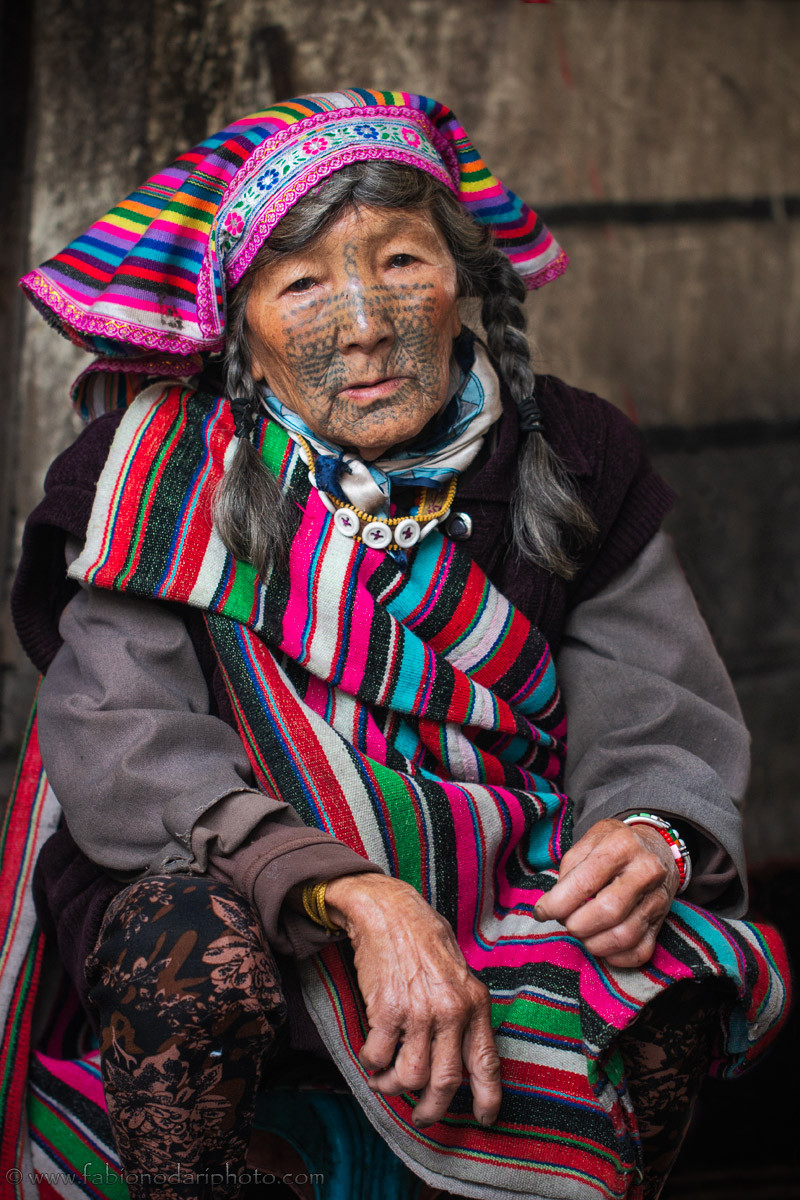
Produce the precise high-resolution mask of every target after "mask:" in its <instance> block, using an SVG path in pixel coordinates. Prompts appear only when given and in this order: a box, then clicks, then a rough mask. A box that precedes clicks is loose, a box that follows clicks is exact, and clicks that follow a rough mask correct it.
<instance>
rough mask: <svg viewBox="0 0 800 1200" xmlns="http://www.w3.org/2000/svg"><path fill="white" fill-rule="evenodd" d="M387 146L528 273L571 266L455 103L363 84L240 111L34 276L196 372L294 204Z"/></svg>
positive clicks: (103, 324) (70, 310)
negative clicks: (238, 288)
mask: <svg viewBox="0 0 800 1200" xmlns="http://www.w3.org/2000/svg"><path fill="white" fill-rule="evenodd" d="M375 159H385V160H389V161H394V162H401V163H407V164H409V165H411V166H413V167H417V168H418V169H420V170H422V171H426V172H428V173H429V174H431V175H433V176H435V177H436V178H437V179H440V180H441V181H442V182H443V183H445V184H446V185H447V186H448V187H449V188H450V189H451V190H452V191H453V192H454V193H455V194H456V196H457V197H458V198H459V200H461V202H462V203H463V204H464V205H465V207H466V208H467V210H468V211H469V212H470V213H471V215H472V216H473V217H474V218H475V220H476V221H478V222H480V223H482V224H487V225H489V226H491V228H492V230H493V232H494V235H495V238H496V239H497V244H498V245H499V246H500V248H501V249H502V250H503V251H504V252H505V253H506V254H507V255H508V257H509V258H510V259H511V261H512V262H513V264H514V266H515V267H516V269H517V270H518V271H519V273H520V274H521V275H522V277H523V279H524V280H525V283H526V285H527V286H528V287H530V288H536V287H540V286H541V285H542V284H544V283H546V282H547V281H548V280H550V279H553V278H555V277H556V276H558V275H560V274H561V273H562V272H563V271H564V270H565V268H566V265H567V258H566V255H565V254H564V252H563V251H562V250H561V248H560V246H559V245H558V243H557V242H556V241H555V239H554V238H553V236H552V235H551V234H550V232H549V231H548V229H547V228H546V226H545V225H544V223H543V222H542V220H541V218H540V217H538V216H537V215H536V213H535V212H533V211H532V210H531V209H530V208H528V206H527V205H526V204H524V203H523V202H522V201H521V200H520V199H519V197H518V196H516V195H514V193H513V192H511V191H510V190H509V189H508V188H506V187H504V185H503V184H502V183H501V182H500V181H499V180H498V179H496V178H495V176H494V175H492V174H491V172H490V171H489V170H488V168H487V167H486V165H485V164H484V162H483V160H482V159H481V158H480V156H479V155H478V153H477V151H476V150H475V148H474V146H473V145H472V143H471V142H470V140H469V138H468V137H467V135H466V134H465V132H464V130H463V129H462V127H461V125H460V124H459V123H458V121H457V119H456V117H455V115H454V114H453V113H452V112H451V111H450V109H449V108H447V106H446V105H444V104H440V103H438V102H437V101H436V100H430V99H428V98H427V97H425V96H417V95H413V94H411V93H409V92H376V91H368V90H365V89H363V88H355V89H353V90H351V91H345V92H332V93H328V94H325V95H317V96H301V97H299V98H298V99H295V100H288V101H286V102H285V103H283V104H276V105H274V106H273V107H272V108H267V109H264V110H263V111H261V112H256V113H253V114H251V115H250V116H248V117H244V118H242V119H241V120H239V121H234V122H233V124H232V125H229V126H227V127H226V128H225V129H223V130H221V131H220V132H219V133H216V134H214V135H213V136H212V137H209V138H207V139H206V140H205V141H204V142H201V143H200V144H199V145H198V146H196V147H194V149H192V150H189V151H188V152H187V153H185V154H181V155H179V157H178V158H177V159H176V160H175V161H174V162H173V163H172V164H171V165H170V166H169V167H167V168H165V170H163V171H160V172H158V173H157V174H156V175H153V176H152V178H150V179H148V180H147V182H146V183H143V184H142V186H141V187H140V188H137V190H136V191H135V192H132V193H131V195H130V196H128V197H127V198H126V199H125V200H123V201H122V202H121V203H120V204H118V205H116V206H115V207H114V208H112V209H111V211H110V212H109V213H107V214H106V215H105V216H104V217H102V218H101V219H100V220H99V221H96V222H95V223H94V224H93V225H92V226H91V227H90V228H89V229H88V230H87V231H86V232H85V233H84V234H82V235H81V236H80V237H78V238H76V239H75V240H74V241H73V242H71V243H70V244H69V245H68V246H67V247H66V249H65V250H62V252H61V253H60V254H57V255H56V256H55V257H54V258H52V259H50V260H49V261H48V262H46V263H44V265H43V266H41V267H39V268H38V269H36V270H33V271H31V272H30V273H29V274H28V275H26V276H25V277H24V279H23V280H22V286H23V287H24V288H25V289H26V291H27V293H28V295H29V297H30V298H31V300H32V301H33V303H34V304H35V305H36V306H37V308H38V309H39V310H40V311H41V312H42V313H43V315H44V316H45V317H46V318H47V319H48V320H49V321H50V322H51V323H52V324H54V325H55V326H56V327H57V328H58V329H59V330H60V331H61V332H62V333H65V334H66V335H67V336H68V337H70V338H71V339H72V340H73V341H74V342H76V343H77V344H78V345H80V346H83V347H84V348H85V349H87V350H91V351H94V352H95V353H98V354H100V355H104V356H110V357H111V358H114V359H123V360H125V359H130V358H131V356H135V357H138V358H142V357H144V358H145V359H147V360H148V363H145V365H144V366H142V365H141V364H140V365H138V366H137V368H136V369H137V370H140V371H143V372H144V373H146V374H161V375H162V376H163V374H164V373H165V372H168V371H172V373H175V372H176V371H178V370H179V369H180V370H182V371H184V372H185V371H186V369H187V362H186V358H187V356H189V357H190V358H191V357H192V356H195V357H196V356H197V355H198V354H201V353H203V352H206V351H217V350H220V349H221V348H222V346H223V342H224V326H225V291H226V288H230V287H232V286H233V285H234V284H235V283H236V282H237V281H238V280H239V279H240V278H241V275H242V273H243V272H244V271H245V270H246V268H247V266H248V265H249V263H250V262H251V261H252V259H253V256H254V254H255V253H256V251H257V250H258V248H259V247H260V246H261V244H262V243H263V241H264V240H265V238H266V237H268V235H269V233H270V231H271V230H272V229H273V228H274V226H275V225H276V224H277V222H278V221H279V220H280V218H281V216H282V215H283V214H284V213H285V212H286V211H287V210H288V209H289V208H291V206H292V205H293V204H295V203H296V202H297V201H298V200H299V199H300V198H301V197H302V196H304V195H305V194H306V192H308V191H309V189H310V188H312V187H314V186H315V185H316V184H317V183H319V182H321V181H322V180H324V179H326V178H327V177H328V176H329V175H331V174H332V173H334V172H335V171H338V170H340V169H341V168H342V167H343V166H346V165H347V164H349V163H352V162H362V161H369V160H375ZM176 356H177V358H178V359H182V360H183V362H182V363H181V362H178V363H176V362H175V359H176ZM189 365H190V366H192V365H193V366H196V363H190V364H189Z"/></svg>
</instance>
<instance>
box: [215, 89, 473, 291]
mask: <svg viewBox="0 0 800 1200" xmlns="http://www.w3.org/2000/svg"><path fill="white" fill-rule="evenodd" d="M380 161H383V162H396V163H403V164H405V165H407V166H411V167H416V168H417V169H418V170H422V171H425V172H426V173H427V174H428V175H432V176H433V177H434V178H435V179H438V180H439V181H440V182H441V183H443V184H445V186H446V187H448V188H449V189H450V190H451V191H452V192H457V184H456V180H457V178H458V163H457V161H456V159H455V154H454V151H453V149H452V147H450V146H449V145H448V144H447V143H446V141H445V139H444V138H443V137H442V136H441V134H440V133H439V132H438V131H437V130H436V129H434V127H433V126H432V125H431V123H430V122H429V121H428V119H427V117H426V116H425V115H424V114H423V113H420V112H417V111H416V110H414V109H411V108H396V107H392V108H389V107H382V106H373V107H369V108H357V109H355V108H354V109H344V110H342V109H336V110H334V111H330V112H322V113H318V114H316V115H315V116H313V117H310V118H308V119H306V120H303V121H299V122H297V123H296V124H295V125H293V126H291V127H290V128H288V129H286V130H284V131H283V133H280V134H277V135H275V136H273V137H269V138H266V139H265V140H264V141H263V142H262V143H261V145H260V146H258V147H257V148H256V150H255V151H254V152H253V154H251V155H250V157H249V158H248V159H247V161H246V162H245V163H244V164H243V166H242V167H241V169H240V170H239V171H238V172H237V174H236V176H235V177H234V178H233V180H232V181H231V183H230V185H229V187H228V189H227V191H226V192H225V195H224V196H223V199H222V203H221V204H220V207H219V211H218V213H217V216H216V219H215V223H214V224H215V233H214V236H215V240H216V250H217V255H218V258H219V260H220V263H221V266H222V273H223V275H224V278H225V282H226V284H227V286H228V288H233V287H235V285H236V284H237V283H238V282H239V280H240V279H241V278H242V276H243V275H244V273H245V272H246V271H247V269H248V268H249V266H250V265H251V263H252V261H253V259H254V258H255V256H256V254H257V253H258V251H259V250H260V249H261V247H262V245H263V244H264V242H265V241H266V239H267V238H268V237H269V235H270V233H271V232H272V230H273V229H274V228H275V226H276V225H277V224H278V222H279V221H280V220H281V218H282V217H283V216H285V214H286V213H287V212H288V211H289V210H290V209H291V208H292V207H293V206H294V205H295V204H297V202H298V200H300V199H302V197H303V196H305V195H306V194H307V193H308V192H309V191H311V189H312V188H314V187H316V186H317V185H318V184H319V183H321V182H323V181H324V180H325V179H327V178H329V177H330V176H331V175H333V174H335V172H336V171H340V170H341V169H342V168H343V167H346V166H349V165H350V164H351V163H357V162H380Z"/></svg>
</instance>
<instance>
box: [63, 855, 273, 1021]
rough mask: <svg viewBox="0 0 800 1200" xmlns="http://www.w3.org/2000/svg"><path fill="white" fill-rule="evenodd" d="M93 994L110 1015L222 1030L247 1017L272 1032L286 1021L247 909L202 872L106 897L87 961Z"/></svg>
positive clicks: (150, 881)
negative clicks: (153, 1017)
mask: <svg viewBox="0 0 800 1200" xmlns="http://www.w3.org/2000/svg"><path fill="white" fill-rule="evenodd" d="M86 977H87V981H88V983H89V985H90V992H89V997H90V999H91V1001H92V1003H93V1004H94V1005H95V1006H96V1007H97V1008H98V1010H99V1012H100V1016H101V1020H103V1021H104V1022H107V1021H108V1020H109V1019H110V1016H111V1014H112V1012H116V1013H124V1014H125V1015H126V1016H128V1017H131V1016H132V1014H134V1013H136V1014H139V1015H140V1016H141V1015H144V1014H146V1013H147V1012H150V1013H151V1014H155V1013H157V1014H158V1018H159V1019H158V1023H159V1024H160V1025H163V1023H164V1022H166V1023H167V1024H168V1025H171V1024H173V1023H174V1022H177V1023H179V1024H181V1025H182V1026H186V1024H187V1023H188V1024H190V1025H194V1026H199V1025H202V1026H206V1027H207V1032H208V1033H210V1034H211V1035H212V1036H220V1035H223V1034H224V1032H225V1030H226V1029H227V1028H228V1027H229V1026H230V1025H231V1024H232V1023H233V1022H235V1023H236V1024H237V1026H238V1027H239V1028H241V1025H242V1021H243V1019H244V1020H245V1021H247V1019H248V1017H249V1018H250V1019H251V1020H252V1021H253V1022H255V1023H256V1024H259V1023H260V1024H263V1025H264V1027H265V1032H266V1027H267V1026H270V1027H272V1028H273V1029H275V1028H277V1026H278V1025H280V1024H281V1022H282V1020H283V1017H284V1008H285V1006H284V1001H283V995H282V992H281V987H280V980H279V976H278V971H277V968H276V966H275V961H274V959H273V956H272V954H271V952H270V950H269V948H268V946H267V944H266V942H265V940H264V936H263V932H262V929H261V925H260V923H259V920H258V917H257V915H256V913H255V911H254V909H253V908H252V906H251V905H250V904H249V903H248V902H247V901H246V900H245V899H244V898H243V897H242V896H240V895H239V894H238V893H237V892H235V891H233V889H232V888H229V887H228V886H226V885H225V884H222V883H219V882H217V881H216V880H212V879H209V878H208V877H207V876H202V875H201V876H186V875H180V876H178V875H158V876H151V877H148V878H145V879H141V880H138V881H137V882H136V883H134V884H131V885H130V887H128V888H126V889H125V890H124V891H123V892H121V893H120V894H119V895H118V896H116V897H115V898H114V900H112V902H111V904H110V905H109V908H108V911H107V912H106V915H105V917H104V920H103V923H102V926H101V929H100V934H99V937H98V940H97V943H96V945H95V947H94V950H93V951H92V953H91V954H90V955H89V957H88V959H87V962H86Z"/></svg>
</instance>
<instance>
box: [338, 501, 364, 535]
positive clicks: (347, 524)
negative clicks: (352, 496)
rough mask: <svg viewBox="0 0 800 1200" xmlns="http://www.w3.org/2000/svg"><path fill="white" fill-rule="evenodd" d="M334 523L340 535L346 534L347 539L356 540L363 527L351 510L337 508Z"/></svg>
mask: <svg viewBox="0 0 800 1200" xmlns="http://www.w3.org/2000/svg"><path fill="white" fill-rule="evenodd" d="M333 523H334V525H335V526H336V528H337V529H338V530H339V533H342V534H344V536H345V537H347V538H354V537H355V536H356V534H357V533H358V531H359V528H360V526H361V522H360V521H359V519H358V517H357V516H356V514H355V513H354V512H353V511H352V509H349V508H337V509H336V512H335V513H334V514H333Z"/></svg>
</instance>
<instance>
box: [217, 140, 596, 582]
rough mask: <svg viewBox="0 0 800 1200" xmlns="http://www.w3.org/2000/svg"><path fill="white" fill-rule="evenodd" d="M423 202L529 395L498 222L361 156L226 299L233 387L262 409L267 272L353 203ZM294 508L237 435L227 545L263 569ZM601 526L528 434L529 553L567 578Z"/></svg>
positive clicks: (513, 384) (516, 525) (277, 237)
mask: <svg viewBox="0 0 800 1200" xmlns="http://www.w3.org/2000/svg"><path fill="white" fill-rule="evenodd" d="M359 206H361V207H364V208H384V209H385V208H390V209H391V208H398V209H401V208H405V209H417V210H423V211H425V212H426V213H428V215H429V216H430V217H431V218H432V219H433V220H434V221H435V222H436V224H437V226H438V227H439V229H440V230H441V232H442V235H443V236H444V239H445V241H446V243H447V247H448V249H449V251H450V253H451V254H452V256H453V258H454V260H455V263H456V268H457V273H458V274H457V278H458V287H459V295H460V296H462V297H474V298H477V299H479V300H480V302H481V321H482V323H483V327H484V331H485V334H486V342H487V345H488V347H489V352H490V353H491V355H492V357H493V358H494V360H495V362H496V363H497V366H498V368H499V372H500V376H501V378H502V379H503V380H504V381H505V383H506V386H507V387H508V389H509V392H510V393H511V396H512V398H513V400H514V401H515V403H516V404H517V405H521V404H524V403H525V401H527V400H528V399H529V397H530V396H531V394H532V392H533V385H534V375H533V368H532V365H531V358H530V349H529V346H528V342H527V339H526V338H525V335H524V332H523V330H524V328H525V312H524V309H523V307H522V302H523V301H524V299H525V286H524V284H523V282H522V280H521V279H520V277H519V275H518V274H517V272H516V271H515V270H514V268H513V267H512V265H511V263H510V262H509V260H508V258H507V257H506V256H505V254H503V253H502V251H501V250H498V249H497V247H496V246H495V244H494V241H493V239H492V235H491V231H490V230H489V229H488V228H487V227H486V226H482V225H478V224H477V223H476V222H475V221H473V219H472V218H471V217H470V216H469V214H468V213H467V211H466V210H465V209H464V208H463V206H462V205H461V204H460V203H459V202H458V200H456V198H455V197H454V196H453V195H452V193H451V192H449V191H448V189H447V188H446V187H444V185H443V184H441V183H439V182H438V181H437V180H435V179H434V178H433V177H432V176H430V175H427V174H425V173H424V172H422V171H417V170H415V169H414V168H412V167H405V166H402V165H400V164H397V163H391V162H365V163H354V164H353V165H352V166H349V167H345V168H344V169H343V170H341V171H338V172H337V173H336V174H335V175H333V176H331V178H330V179H328V180H326V181H325V182H324V183H322V184H320V185H319V186H318V187H316V188H314V189H313V190H312V191H311V192H309V193H308V194H307V195H306V196H304V197H303V199H302V200H299V201H298V203H297V204H295V205H294V207H293V208H292V209H290V211H289V212H288V213H287V214H286V216H284V217H283V218H282V219H281V221H280V223H279V224H278V225H277V226H276V228H275V229H274V230H273V232H272V233H271V234H270V236H269V238H268V240H267V241H266V242H265V243H264V245H263V246H262V247H261V250H260V251H259V253H258V254H257V255H256V257H255V259H254V260H253V263H252V265H251V267H250V268H249V270H248V272H247V274H246V275H244V276H243V278H242V279H241V281H240V282H239V284H238V285H237V286H236V287H235V288H234V289H233V291H232V292H231V294H230V296H229V298H228V319H227V326H228V338H227V345H226V355H225V369H226V394H227V395H228V397H229V398H230V399H243V400H246V401H248V402H249V404H250V405H251V407H252V409H257V408H258V403H259V400H258V387H257V385H256V383H255V381H254V379H253V377H252V374H251V366H252V360H251V354H250V345H249V341H248V330H247V319H246V312H247V300H248V297H249V295H250V292H251V289H252V286H253V281H254V279H255V277H256V275H257V274H258V272H259V271H261V270H263V269H264V268H265V267H269V266H270V265H271V264H274V263H275V262H277V261H279V259H280V258H281V257H282V256H283V255H285V254H291V253H293V252H296V251H297V250H299V249H301V247H303V246H306V245H308V244H309V243H310V242H311V241H313V240H314V238H316V237H318V236H319V235H320V234H322V233H323V232H324V231H325V229H326V228H328V226H329V225H331V224H332V223H333V222H334V221H336V220H337V219H338V218H339V217H340V216H341V215H342V214H343V212H345V211H346V210H348V209H351V208H357V207H359ZM296 513H297V510H296V507H295V506H294V505H293V504H292V502H291V500H290V498H289V497H288V496H286V495H285V494H284V493H283V492H282V491H281V489H280V487H279V484H278V481H277V479H276V478H275V477H274V475H272V474H271V473H270V472H269V471H268V470H267V468H266V467H265V465H264V463H263V462H262V459H261V456H260V454H259V453H258V451H257V450H256V448H255V447H254V446H253V444H252V442H251V441H250V439H249V438H247V437H241V438H239V444H238V446H237V450H236V454H235V455H234V459H233V462H232V463H231V467H230V470H229V471H227V472H226V474H225V477H224V479H223V480H222V482H221V483H220V485H219V487H218V488H217V492H216V495H215V497H214V520H215V523H216V526H217V529H218V531H219V534H220V537H221V538H222V540H223V542H224V543H225V545H226V546H227V547H228V549H229V550H230V551H231V553H232V554H234V555H235V556H236V557H237V558H241V559H244V560H246V561H248V562H252V563H253V564H254V565H255V566H256V567H257V569H258V571H259V572H260V574H261V575H262V576H264V577H266V575H267V573H268V571H269V569H270V567H271V565H272V564H273V562H276V561H277V562H279V561H282V560H284V559H285V556H286V553H287V550H288V546H289V543H290V541H291V537H292V532H293V529H294V527H295V524H296V519H297V518H296ZM596 532H597V527H596V525H595V522H594V520H593V518H592V516H591V514H590V513H589V512H588V511H587V509H586V508H585V507H584V505H583V503H582V502H581V500H580V497H579V495H578V492H577V490H576V487H575V484H574V482H573V480H572V478H571V477H570V476H569V474H568V473H567V471H566V469H565V467H564V465H563V463H562V462H561V460H560V459H559V458H558V456H557V455H556V453H555V452H554V451H553V449H552V448H551V446H550V445H549V443H548V442H547V441H546V439H545V438H544V436H543V435H542V434H541V433H540V432H533V433H529V434H527V436H526V439H525V445H524V447H523V449H522V452H521V454H520V459H519V472H518V479H517V486H516V491H515V494H514V500H513V505H512V536H513V544H514V547H515V549H516V551H517V553H518V554H519V555H520V556H521V557H522V558H523V559H525V560H527V561H529V562H531V563H534V564H536V565H538V566H541V567H544V568H545V569H546V570H548V571H552V572H553V573H555V574H556V575H559V576H561V578H563V579H571V578H572V577H573V576H574V575H575V572H576V570H577V567H576V562H575V555H576V554H577V552H578V551H579V550H580V549H581V548H582V547H583V546H585V545H586V544H587V543H588V542H590V541H591V539H592V538H593V537H594V536H595V534H596Z"/></svg>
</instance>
